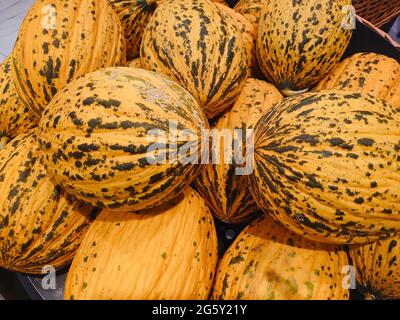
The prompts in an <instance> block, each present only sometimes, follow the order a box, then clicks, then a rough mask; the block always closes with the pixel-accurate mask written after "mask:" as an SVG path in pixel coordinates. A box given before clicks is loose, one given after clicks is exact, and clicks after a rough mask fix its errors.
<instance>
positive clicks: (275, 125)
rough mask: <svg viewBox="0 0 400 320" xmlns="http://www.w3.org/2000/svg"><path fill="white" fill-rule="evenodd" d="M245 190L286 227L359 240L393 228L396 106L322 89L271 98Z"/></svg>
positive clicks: (399, 161)
mask: <svg viewBox="0 0 400 320" xmlns="http://www.w3.org/2000/svg"><path fill="white" fill-rule="evenodd" d="M254 148H255V155H254V157H255V159H254V162H255V168H254V173H253V175H252V176H251V190H252V194H253V196H254V197H255V199H256V201H257V203H258V205H259V206H260V207H261V208H262V209H264V210H265V212H266V213H269V214H271V215H272V217H273V218H275V219H276V220H278V221H280V222H281V223H282V224H284V225H285V226H287V227H288V228H289V229H291V230H293V231H295V232H297V233H298V234H301V235H303V236H305V237H307V238H310V239H313V240H316V241H321V242H331V243H349V244H361V243H368V242H371V241H374V240H378V239H384V238H388V237H390V236H393V235H394V234H395V233H397V232H399V231H400V206H399V199H398V198H399V194H400V171H399V165H400V157H399V152H400V111H399V110H396V108H394V107H393V106H391V105H389V104H388V103H386V102H385V101H383V100H378V99H376V98H374V97H372V96H371V95H362V94H359V93H345V92H342V91H325V92H324V91H323V92H318V93H309V94H304V95H299V96H298V97H295V98H290V99H286V100H285V101H283V102H282V103H280V104H277V105H276V106H275V107H274V108H272V110H271V111H270V112H269V113H267V114H266V115H265V116H264V117H263V118H262V119H261V120H260V121H259V122H258V124H257V125H256V128H255V147H254Z"/></svg>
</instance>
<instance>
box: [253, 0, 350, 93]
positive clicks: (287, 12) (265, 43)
mask: <svg viewBox="0 0 400 320" xmlns="http://www.w3.org/2000/svg"><path fill="white" fill-rule="evenodd" d="M346 5H351V0H337V1H332V0H322V1H310V0H306V1H297V0H270V1H268V2H267V3H266V4H265V5H263V6H262V9H261V15H260V22H259V26H258V38H257V55H258V58H259V59H258V61H259V64H260V67H261V70H262V71H263V73H264V75H265V76H266V77H267V78H268V79H269V80H270V81H271V82H273V83H274V84H275V85H276V86H277V87H278V89H280V90H281V91H282V93H283V94H285V95H288V96H291V95H295V94H298V93H299V92H304V91H307V90H309V89H310V88H311V87H312V86H313V85H315V84H316V83H317V82H318V81H320V80H322V79H323V78H324V77H325V76H326V74H327V73H328V72H329V71H330V70H331V69H332V68H333V67H334V66H335V65H336V64H337V63H338V62H339V60H340V58H341V57H342V55H343V53H344V51H345V50H346V48H347V45H348V43H349V41H350V38H351V35H352V30H351V29H350V28H347V27H346V28H345V27H344V26H343V22H344V21H346V18H347V17H346V14H345V13H346V10H345V6H346Z"/></svg>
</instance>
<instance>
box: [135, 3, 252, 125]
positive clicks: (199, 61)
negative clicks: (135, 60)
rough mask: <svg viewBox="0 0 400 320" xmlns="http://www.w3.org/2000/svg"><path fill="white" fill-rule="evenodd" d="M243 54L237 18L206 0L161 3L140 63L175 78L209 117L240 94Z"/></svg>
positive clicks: (147, 32)
mask: <svg viewBox="0 0 400 320" xmlns="http://www.w3.org/2000/svg"><path fill="white" fill-rule="evenodd" d="M248 54H249V50H248V48H247V47H246V43H245V41H244V38H243V36H242V34H241V32H240V26H238V24H237V21H235V19H233V18H232V17H231V16H230V15H227V14H225V13H224V12H222V11H221V10H220V9H219V8H218V7H217V6H216V5H215V4H214V3H212V2H211V1H209V0H188V1H180V0H164V1H162V2H161V3H160V4H159V6H158V8H157V10H156V12H155V13H154V15H153V17H152V18H151V20H150V22H149V23H148V25H147V27H146V29H145V31H144V34H143V40H142V44H141V48H140V59H141V63H142V67H143V68H145V69H148V70H152V71H157V72H161V73H164V74H166V75H167V76H168V77H169V78H171V79H173V80H176V81H177V82H179V83H180V84H181V85H182V86H183V87H184V88H186V89H187V90H188V91H189V92H190V93H191V94H192V95H193V96H194V97H195V98H196V100H197V101H198V102H199V104H200V105H201V106H202V107H203V109H204V111H205V113H206V115H207V117H208V118H210V119H211V118H213V117H215V116H217V115H218V114H220V113H221V112H223V111H224V110H225V109H227V108H228V107H229V106H230V105H231V104H232V103H233V101H234V100H235V99H236V98H237V96H238V95H239V93H240V91H241V89H242V87H243V84H244V81H245V80H246V77H247V74H248V68H249V66H248V61H249V57H248Z"/></svg>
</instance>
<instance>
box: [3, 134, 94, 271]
mask: <svg viewBox="0 0 400 320" xmlns="http://www.w3.org/2000/svg"><path fill="white" fill-rule="evenodd" d="M39 155H40V149H39V147H38V145H37V142H36V132H35V129H33V131H32V130H31V131H29V132H28V133H25V134H20V135H18V136H17V137H16V138H15V139H14V140H13V141H12V142H10V143H9V144H7V145H6V147H5V148H4V149H3V150H1V151H0V267H2V268H5V269H8V270H12V271H18V272H24V273H32V274H41V273H42V272H43V268H44V267H47V266H52V267H53V268H55V269H59V268H62V267H65V266H67V265H68V263H70V262H71V260H72V258H73V256H74V254H75V252H76V250H77V249H78V246H79V244H80V242H81V240H82V238H83V236H84V234H85V232H86V230H87V228H88V226H89V223H90V219H91V213H92V211H93V208H91V207H89V206H87V205H83V204H81V203H79V202H78V201H76V199H74V198H73V197H72V196H70V195H68V194H66V193H65V192H64V191H62V190H61V188H60V187H58V186H56V185H55V184H53V182H52V181H51V180H50V177H49V175H48V174H47V172H46V170H45V169H44V168H43V166H42V165H41V163H40V161H39Z"/></svg>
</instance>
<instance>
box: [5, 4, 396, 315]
mask: <svg viewBox="0 0 400 320" xmlns="http://www.w3.org/2000/svg"><path fill="white" fill-rule="evenodd" d="M32 3H33V6H32V7H31V8H30V9H29V11H28V13H27V15H26V17H25V19H24V20H23V22H22V26H21V28H20V30H19V34H18V38H17V40H16V43H15V46H14V49H13V50H12V52H11V53H10V56H8V57H6V58H5V59H4V61H3V62H2V64H1V66H0V207H1V208H0V273H1V270H3V269H6V270H8V271H11V272H17V273H20V274H19V275H18V278H19V279H20V280H21V282H24V280H26V281H28V282H29V283H31V284H33V285H34V286H35V283H37V282H40V280H42V285H43V284H44V281H47V280H50V282H52V280H54V279H53V278H54V275H55V276H56V278H57V279H56V280H57V283H56V287H57V290H54V294H53V293H50V291H48V294H49V295H52V296H53V298H60V297H61V296H60V294H61V293H62V294H63V295H64V298H65V299H67V300H73V299H76V300H86V299H100V300H119V299H121V300H128V299H137V300H144V299H160V300H164V299H167V300H182V299H193V300H206V299H209V300H234V299H238V300H251V299H256V300H268V299H270V300H280V299H288V300H327V299H330V300H347V299H354V298H357V296H358V295H359V294H358V293H357V292H356V290H355V289H357V290H358V292H359V293H360V294H361V295H362V297H363V298H364V299H400V286H399V282H400V278H399V275H400V274H399V272H398V267H399V264H398V263H399V261H398V259H400V256H399V255H400V251H399V249H398V248H399V245H398V243H399V241H400V239H399V235H400V204H399V199H400V170H399V168H400V64H399V62H400V57H397V59H396V53H395V50H393V52H390V49H389V46H390V45H386V46H384V44H383V43H382V48H371V50H368V51H376V52H386V53H387V54H388V55H389V56H391V57H393V58H389V57H387V56H385V55H382V54H377V53H373V52H359V48H360V46H358V45H359V44H362V45H364V44H365V41H364V42H362V41H361V42H362V43H358V38H360V36H364V35H367V34H368V33H367V32H368V31H367V30H366V28H372V27H370V25H369V24H368V22H365V20H363V19H360V18H359V17H358V18H357V30H355V31H354V37H352V33H353V31H352V27H353V25H352V23H351V22H352V21H351V20H353V19H355V18H356V17H351V16H349V14H351V13H352V10H351V8H350V7H348V6H349V5H351V0H336V1H333V0H321V1H317V0H239V1H237V0H235V1H233V0H232V1H231V0H230V1H224V0H213V1H212V0H70V1H67V0H36V1H32ZM0 6H1V5H0ZM381 7H382V6H381ZM382 8H383V7H382ZM5 10H8V8H6V9H5ZM377 11H378V10H377ZM387 11H389V10H387ZM385 13H387V14H389V13H390V15H392V13H393V12H385ZM377 14H382V12H377ZM14 20H15V19H14ZM353 22H354V20H353ZM360 24H364V26H366V27H365V28H358V27H359V26H360ZM359 29H361V30H359ZM375 36H376V35H375ZM376 37H377V36H376ZM350 38H352V44H351V45H350V46H348V44H349V41H350ZM382 41H383V40H382ZM346 49H347V50H346ZM345 51H346V52H345ZM353 52H358V53H356V54H353V55H352V56H350V54H351V53H353ZM0 56H1V55H0ZM4 57H5V56H4ZM54 270H56V271H57V272H56V273H54V272H52V271H54ZM4 271H5V270H4ZM30 275H32V277H33V278H31V276H30ZM40 276H41V277H40ZM64 276H67V277H66V279H65V277H64ZM354 285H355V287H354ZM42 287H43V286H42ZM63 288H64V291H63V292H61V291H62V289H63ZM350 288H351V289H353V290H350ZM43 289H44V287H43ZM38 290H41V288H38ZM52 292H53V291H52ZM56 292H57V293H56ZM350 293H351V295H350ZM360 298H361V296H360ZM0 299H1V294H0ZM160 308H161V304H160Z"/></svg>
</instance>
